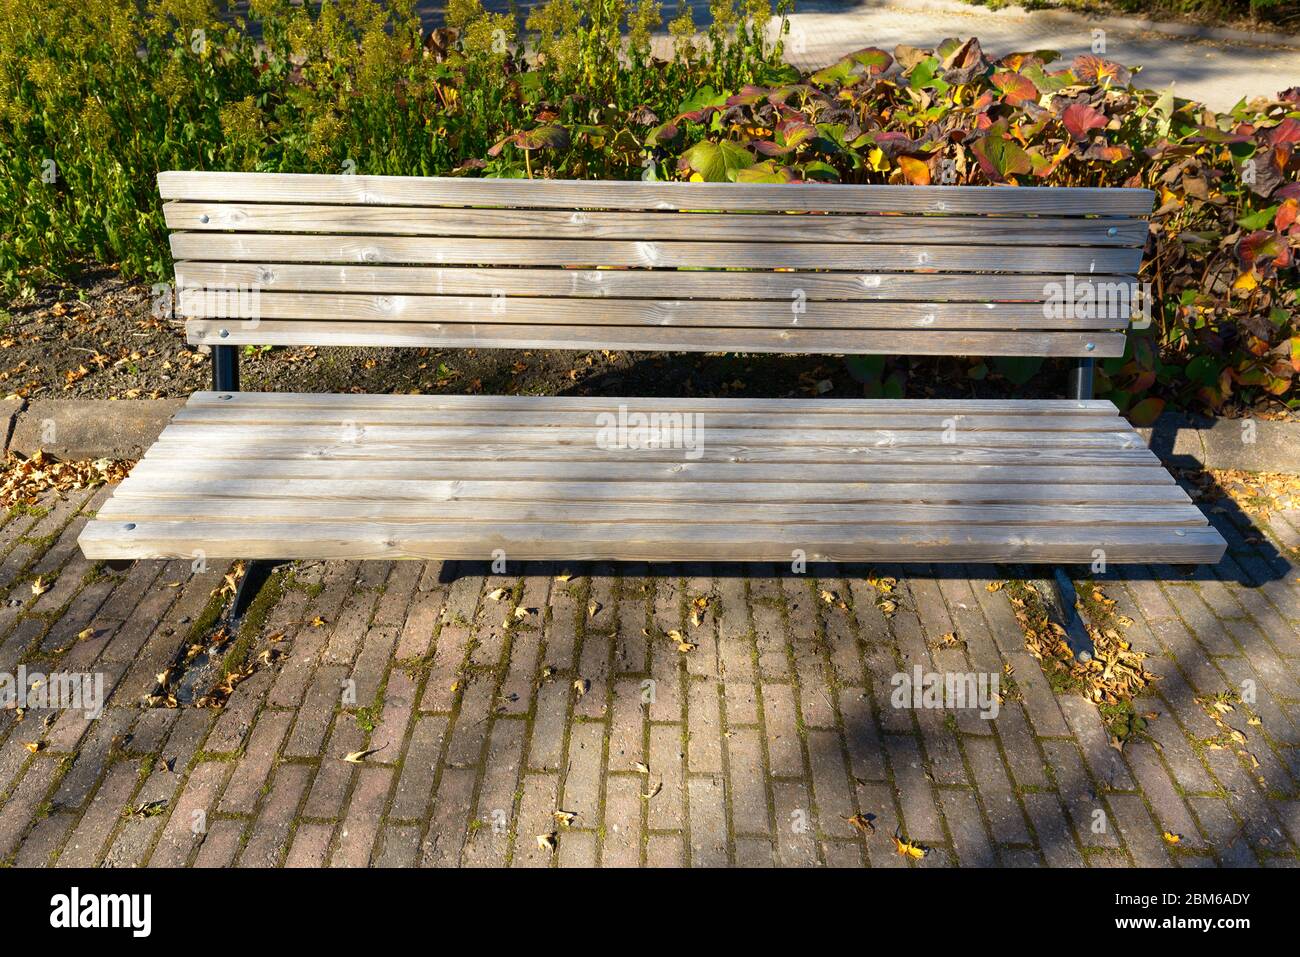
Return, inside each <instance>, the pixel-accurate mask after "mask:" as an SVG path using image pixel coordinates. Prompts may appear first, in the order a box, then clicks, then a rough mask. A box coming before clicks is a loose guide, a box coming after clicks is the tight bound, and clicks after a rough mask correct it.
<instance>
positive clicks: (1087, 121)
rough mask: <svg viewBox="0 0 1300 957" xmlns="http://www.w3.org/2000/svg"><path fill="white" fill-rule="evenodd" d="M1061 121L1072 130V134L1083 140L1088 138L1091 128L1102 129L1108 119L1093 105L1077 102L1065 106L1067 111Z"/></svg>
mask: <svg viewBox="0 0 1300 957" xmlns="http://www.w3.org/2000/svg"><path fill="white" fill-rule="evenodd" d="M1061 122H1062V123H1064V124H1065V128H1066V129H1067V130H1069V131H1070V135H1071V136H1073V137H1074V138H1075V139H1076V140H1078V141H1079V142H1083V141H1084V140H1086V139H1087V138H1088V131H1089V130H1095V129H1100V128H1102V127H1104V126H1105V125H1106V123H1107V122H1108V121H1107V119H1106V117H1105V116H1104V115H1102V114H1101V113H1098V112H1097V111H1096V110H1094V109H1093V108H1092V107H1091V106H1085V105H1084V104H1082V103H1075V104H1074V105H1072V106H1067V107H1066V108H1065V112H1064V113H1062V114H1061Z"/></svg>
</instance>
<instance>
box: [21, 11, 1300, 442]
mask: <svg viewBox="0 0 1300 957" xmlns="http://www.w3.org/2000/svg"><path fill="white" fill-rule="evenodd" d="M769 2H770V0H741V2H740V3H739V5H737V0H713V2H712V3H711V5H710V8H711V9H710V13H711V17H710V22H709V23H708V24H707V25H706V26H703V27H702V28H701V29H697V27H696V24H694V22H693V21H692V19H691V14H690V8H689V6H685V5H683V6H682V7H681V8H679V10H678V11H676V12H674V11H669V12H668V15H669V17H670V18H671V22H670V23H669V24H668V37H666V38H665V37H662V36H660V37H659V38H658V39H656V34H659V33H660V28H661V26H662V24H663V19H664V18H663V14H662V11H661V9H660V5H659V3H658V2H657V0H586V2H582V0H549V2H547V3H546V4H545V5H543V6H540V7H537V8H535V9H534V10H533V12H532V13H530V14H529V16H528V17H527V18H526V20H523V21H522V22H521V20H520V18H519V17H516V16H514V15H511V14H499V13H489V12H487V11H485V10H484V9H483V7H482V6H481V5H480V3H479V0H451V2H450V4H449V7H448V12H447V26H446V27H440V28H438V29H435V30H432V31H426V30H424V29H423V28H422V27H421V24H420V20H419V17H418V16H417V14H416V12H415V7H414V3H413V0H386V2H383V0H326V2H324V3H315V2H308V3H307V4H304V5H301V6H299V5H294V4H292V3H290V2H289V0H252V2H251V4H250V6H249V8H248V10H247V19H246V20H245V19H244V18H243V17H241V16H238V15H236V14H235V12H233V11H228V10H224V9H219V8H218V7H216V6H214V5H213V3H212V2H211V0H80V2H78V3H72V2H70V0H44V2H42V3H40V4H30V3H26V2H20V0H0V283H3V285H4V287H5V288H6V290H7V292H8V293H9V294H10V295H23V294H30V292H31V291H32V290H33V289H34V287H35V286H36V285H37V284H40V283H47V282H51V281H53V282H60V281H65V280H70V279H72V278H74V277H75V276H76V275H77V273H78V270H79V269H80V268H81V267H82V266H83V265H84V264H85V263H87V262H110V263H116V264H118V265H119V266H120V267H121V269H122V270H123V272H124V273H125V274H126V275H128V276H132V277H140V278H144V279H148V280H161V279H165V278H166V277H167V276H168V275H169V273H170V263H169V259H168V253H167V244H166V233H165V230H164V228H163V221H162V213H161V206H160V203H159V200H158V197H157V193H156V189H155V184H154V175H155V173H156V172H157V171H158V170H159V169H168V168H173V169H231V170H261V171H280V172H330V173H347V172H356V173H372V174H395V175H400V174H406V175H460V176H496V177H514V176H532V177H565V178H600V179H702V180H719V181H721V180H726V181H735V182H800V181H812V180H816V181H829V182H845V183H952V184H979V185H991V184H998V185H1005V186H1008V187H1013V186H1024V185H1046V186H1142V187H1147V188H1150V189H1153V190H1155V191H1156V192H1157V194H1158V196H1159V201H1158V208H1157V210H1156V211H1155V216H1154V220H1153V230H1152V237H1151V241H1150V245H1149V247H1148V249H1147V254H1146V257H1145V261H1144V266H1143V276H1142V277H1141V278H1142V279H1143V280H1145V281H1149V282H1150V283H1151V285H1152V288H1153V290H1154V293H1155V308H1154V310H1153V316H1152V319H1153V321H1152V325H1151V328H1149V329H1147V330H1144V331H1142V332H1139V333H1137V334H1134V335H1132V336H1130V346H1129V349H1128V352H1127V354H1126V355H1125V356H1124V357H1123V358H1122V359H1113V360H1105V361H1104V362H1102V363H1101V365H1100V375H1099V382H1098V385H1099V391H1100V393H1101V394H1103V395H1105V396H1107V397H1109V398H1111V399H1113V400H1114V401H1115V402H1116V403H1117V404H1118V405H1119V406H1120V407H1121V409H1123V410H1124V411H1125V412H1127V413H1128V414H1129V415H1130V418H1132V419H1133V420H1134V421H1139V422H1140V421H1145V420H1149V419H1151V418H1153V417H1154V416H1155V415H1156V414H1158V413H1159V412H1160V411H1161V409H1162V408H1164V407H1165V405H1166V404H1167V403H1170V402H1172V403H1174V404H1176V405H1178V406H1180V407H1188V408H1194V409H1198V410H1209V411H1221V410H1229V409H1231V410H1237V411H1240V410H1246V409H1261V408H1270V409H1279V408H1283V407H1287V406H1289V407H1290V408H1292V409H1295V408H1297V407H1300V394H1298V392H1297V389H1296V381H1297V377H1298V376H1300V334H1298V333H1300V330H1298V329H1297V319H1296V310H1297V308H1300V303H1298V302H1297V282H1296V279H1297V271H1296V264H1295V254H1296V247H1297V245H1300V224H1297V205H1298V204H1300V184H1298V183H1297V180H1298V179H1300V156H1297V149H1300V146H1298V144H1300V93H1297V91H1295V90H1292V91H1286V92H1283V93H1281V94H1279V95H1278V96H1277V97H1276V98H1275V99H1271V100H1267V99H1266V100H1259V101H1253V102H1251V103H1242V104H1239V105H1238V106H1236V107H1235V108H1234V109H1232V110H1231V111H1229V112H1227V113H1217V114H1216V113H1214V112H1211V111H1210V110H1208V109H1206V108H1205V107H1204V106H1202V105H1200V104H1197V103H1192V102H1188V101H1184V100H1179V99H1175V98H1174V97H1173V96H1172V95H1171V94H1170V93H1168V92H1164V93H1162V92H1153V91H1148V90H1144V89H1142V88H1141V83H1140V82H1139V81H1138V79H1137V78H1135V77H1134V76H1133V74H1132V73H1131V72H1130V71H1129V70H1128V69H1126V68H1125V67H1123V66H1120V65H1118V64H1115V63H1111V62H1109V61H1107V60H1105V59H1103V58H1100V57H1096V56H1081V57H1078V58H1076V59H1075V60H1074V61H1072V62H1062V61H1061V60H1060V59H1059V58H1058V57H1057V56H1056V54H1054V53H1051V52H1047V51H1036V52H1027V53H1013V54H1009V55H1006V56H1003V57H1002V58H1000V59H990V58H989V57H988V56H986V55H985V53H984V52H983V51H982V49H981V48H980V45H979V43H978V42H977V41H975V40H967V41H964V42H963V41H958V40H951V41H947V42H945V43H944V44H941V45H940V46H939V47H938V48H937V49H934V50H920V49H914V48H911V47H899V48H898V49H896V50H892V51H885V50H877V49H865V50H861V51H859V52H857V53H854V54H852V55H850V56H848V57H846V58H844V59H843V60H841V61H840V62H838V63H835V64H831V65H829V66H827V67H826V68H824V69H821V70H818V71H815V72H812V73H809V74H800V73H799V72H798V71H796V70H795V69H793V68H792V67H790V66H788V65H786V64H785V63H784V61H783V57H782V43H783V42H784V41H785V40H786V39H787V38H786V30H787V29H788V24H787V23H786V22H785V20H784V19H783V18H780V17H778V18H773V17H772V10H771V8H770V6H769ZM785 2H788V0H783V3H785ZM785 12H786V10H785V8H784V7H781V8H780V9H778V11H777V13H778V14H784V13H785ZM851 361H853V362H854V368H855V370H856V371H857V372H858V373H859V374H860V377H861V378H863V380H864V383H865V387H866V389H867V390H868V391H869V392H870V391H872V390H875V391H876V392H877V393H880V392H883V393H885V394H891V390H892V391H894V392H896V391H898V390H900V389H901V388H902V383H901V382H900V381H899V379H898V372H897V370H895V371H894V372H892V373H890V372H887V370H886V369H885V367H884V360H870V361H867V360H851ZM1035 367H1036V363H1034V362H1030V361H1020V362H1016V361H1011V360H999V362H997V363H994V364H993V365H992V367H990V366H986V365H985V364H984V363H983V362H981V361H980V360H974V359H973V360H970V362H969V363H968V364H967V365H966V366H965V368H964V374H965V375H968V376H969V377H971V378H972V379H978V378H981V377H983V376H985V375H988V374H989V373H990V372H996V373H999V374H1001V375H1003V376H1005V377H1007V378H1009V379H1011V380H1012V381H1024V380H1026V379H1028V378H1029V377H1030V376H1032V375H1033V374H1034V372H1035Z"/></svg>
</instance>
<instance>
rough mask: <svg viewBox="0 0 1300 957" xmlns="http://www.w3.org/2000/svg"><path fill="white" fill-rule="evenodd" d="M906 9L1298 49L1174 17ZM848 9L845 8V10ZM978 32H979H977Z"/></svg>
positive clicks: (1278, 36)
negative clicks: (986, 15)
mask: <svg viewBox="0 0 1300 957" xmlns="http://www.w3.org/2000/svg"><path fill="white" fill-rule="evenodd" d="M896 3H897V0H883V2H879V3H871V2H868V3H860V4H858V9H862V8H872V9H874V8H878V7H884V6H894V5H896ZM908 7H909V8H913V9H915V10H916V11H917V12H918V13H924V12H925V11H926V10H930V11H939V12H943V13H961V12H965V13H968V14H969V13H970V12H971V11H972V10H976V11H978V10H980V9H985V12H986V13H987V14H988V15H989V16H997V15H999V14H1003V15H1005V16H1008V17H1011V16H1022V17H1029V18H1032V19H1036V20H1040V21H1044V20H1045V21H1049V22H1053V23H1059V24H1062V25H1065V26H1078V27H1086V28H1088V29H1095V28H1101V29H1102V30H1112V31H1114V32H1116V33H1161V34H1164V35H1165V36H1170V37H1178V38H1180V39H1183V40H1224V41H1228V42H1232V43H1247V44H1252V45H1254V46H1271V47H1288V48H1292V49H1300V36H1293V35H1292V34H1289V33H1254V32H1252V31H1250V30H1235V29H1233V28H1231V27H1212V26H1203V25H1201V24H1197V23H1180V22H1178V21H1176V20H1146V19H1142V18H1138V17H1091V16H1087V15H1086V14H1082V13H1074V12H1072V11H1070V10H1055V9H1049V10H1026V9H1025V8H1024V7H1022V6H1020V5H1018V4H1015V5H1011V6H1005V7H999V8H998V9H997V10H988V9H987V8H981V7H979V6H978V5H973V4H969V3H964V2H962V0H919V2H917V0H912V2H909V3H908ZM846 12H848V11H846ZM977 35H978V34H977Z"/></svg>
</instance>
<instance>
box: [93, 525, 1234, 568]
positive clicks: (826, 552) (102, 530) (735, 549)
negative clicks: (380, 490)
mask: <svg viewBox="0 0 1300 957" xmlns="http://www.w3.org/2000/svg"><path fill="white" fill-rule="evenodd" d="M78 542H79V543H80V545H81V549H82V552H83V553H84V554H85V555H86V557H87V558H90V559H92V560H98V559H110V560H111V559H117V558H134V557H138V556H141V555H150V556H156V557H159V558H186V559H188V558H192V557H193V553H194V551H195V550H196V549H199V550H201V551H203V553H204V554H205V555H206V556H207V557H208V558H209V559H212V558H246V559H247V558H253V559H257V558H288V559H294V558H315V559H331V558H338V559H368V558H377V559H398V558H417V559H467V560H475V559H483V560H486V559H490V558H491V557H492V553H493V551H494V550H495V549H503V550H504V551H505V554H507V555H508V556H509V557H510V560H512V561H527V560H543V561H602V560H627V561H772V562H785V561H789V560H790V556H791V552H792V549H796V548H798V549H802V550H803V552H804V556H805V558H806V559H807V560H808V561H846V562H847V561H875V562H893V561H943V562H952V561H971V562H1002V561H1006V562H1015V561H1024V562H1031V561H1032V562H1065V563H1074V562H1085V563H1086V562H1092V561H1094V560H1095V559H1094V552H1095V550H1096V549H1097V548H1098V547H1103V546H1104V548H1105V550H1106V558H1107V561H1108V562H1112V563H1127V562H1143V563H1145V562H1170V563H1198V562H1216V561H1218V559H1219V558H1220V557H1222V554H1223V551H1224V543H1223V539H1222V538H1221V537H1219V534H1218V533H1217V532H1216V531H1214V529H1212V528H1210V527H1208V526H1204V527H1200V528H1171V529H1161V528H1150V527H1141V528H1114V529H1107V530H1106V531H1105V532H1104V533H1103V532H1100V531H1099V530H1097V529H1095V528H1079V527H1058V528H1034V527H1017V528H1014V529H1008V528H999V527H997V526H963V527H960V528H949V529H936V528H934V527H933V526H905V525H904V526H899V525H871V526H864V525H797V524H787V525H695V526H681V525H635V524H627V523H620V524H592V525H586V526H572V525H563V524H536V525H517V524H513V523H512V524H509V525H503V526H493V525H483V524H456V523H450V522H438V523H434V524H432V525H431V526H429V527H412V526H404V525H392V524H383V523H366V524H359V523H356V522H342V523H334V524H326V523H320V524H312V525H277V524H270V523H265V524H261V525H259V524H243V523H218V522H191V521H178V522H162V521H150V522H107V521H104V522H101V521H93V522H90V523H88V524H87V525H86V527H85V528H84V529H83V530H82V532H81V535H80V537H79V539H78Z"/></svg>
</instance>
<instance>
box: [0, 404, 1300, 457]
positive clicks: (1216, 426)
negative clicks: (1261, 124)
mask: <svg viewBox="0 0 1300 957" xmlns="http://www.w3.org/2000/svg"><path fill="white" fill-rule="evenodd" d="M184 404H185V400H184V399H122V400H112V399H38V400H36V401H35V402H30V403H26V404H24V403H23V402H22V401H21V400H17V399H10V400H0V417H3V418H4V425H3V428H4V432H5V451H6V452H10V451H13V452H18V453H20V454H21V455H24V456H29V455H32V454H33V453H35V452H36V451H37V450H38V449H44V450H45V451H46V452H47V453H49V454H51V455H54V456H56V457H57V458H60V459H65V460H76V459H99V458H118V459H136V458H139V457H140V456H141V455H143V454H144V452H145V449H147V448H148V447H149V446H150V445H152V444H153V443H154V441H156V440H157V438H158V436H159V434H160V433H161V432H162V430H163V428H164V427H165V426H166V425H167V423H168V422H169V421H170V420H171V417H172V415H174V414H175V412H176V410H177V409H179V408H180V407H181V406H183V405H184ZM1138 434H1140V435H1141V436H1142V438H1143V439H1145V440H1146V442H1147V444H1148V445H1149V446H1150V447H1151V449H1152V450H1153V451H1154V452H1155V453H1156V454H1157V455H1158V456H1160V460H1161V461H1162V462H1164V463H1165V464H1166V465H1172V466H1177V467H1180V468H1197V467H1203V468H1211V469H1242V470H1245V471H1248V472H1291V473H1295V474H1300V422H1270V421H1266V420H1263V419H1210V418H1200V417H1196V416H1190V415H1185V414H1183V413H1180V412H1167V413H1165V414H1164V415H1162V416H1161V417H1160V418H1159V419H1158V420H1157V421H1156V424H1155V426H1154V427H1153V428H1143V429H1138Z"/></svg>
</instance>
